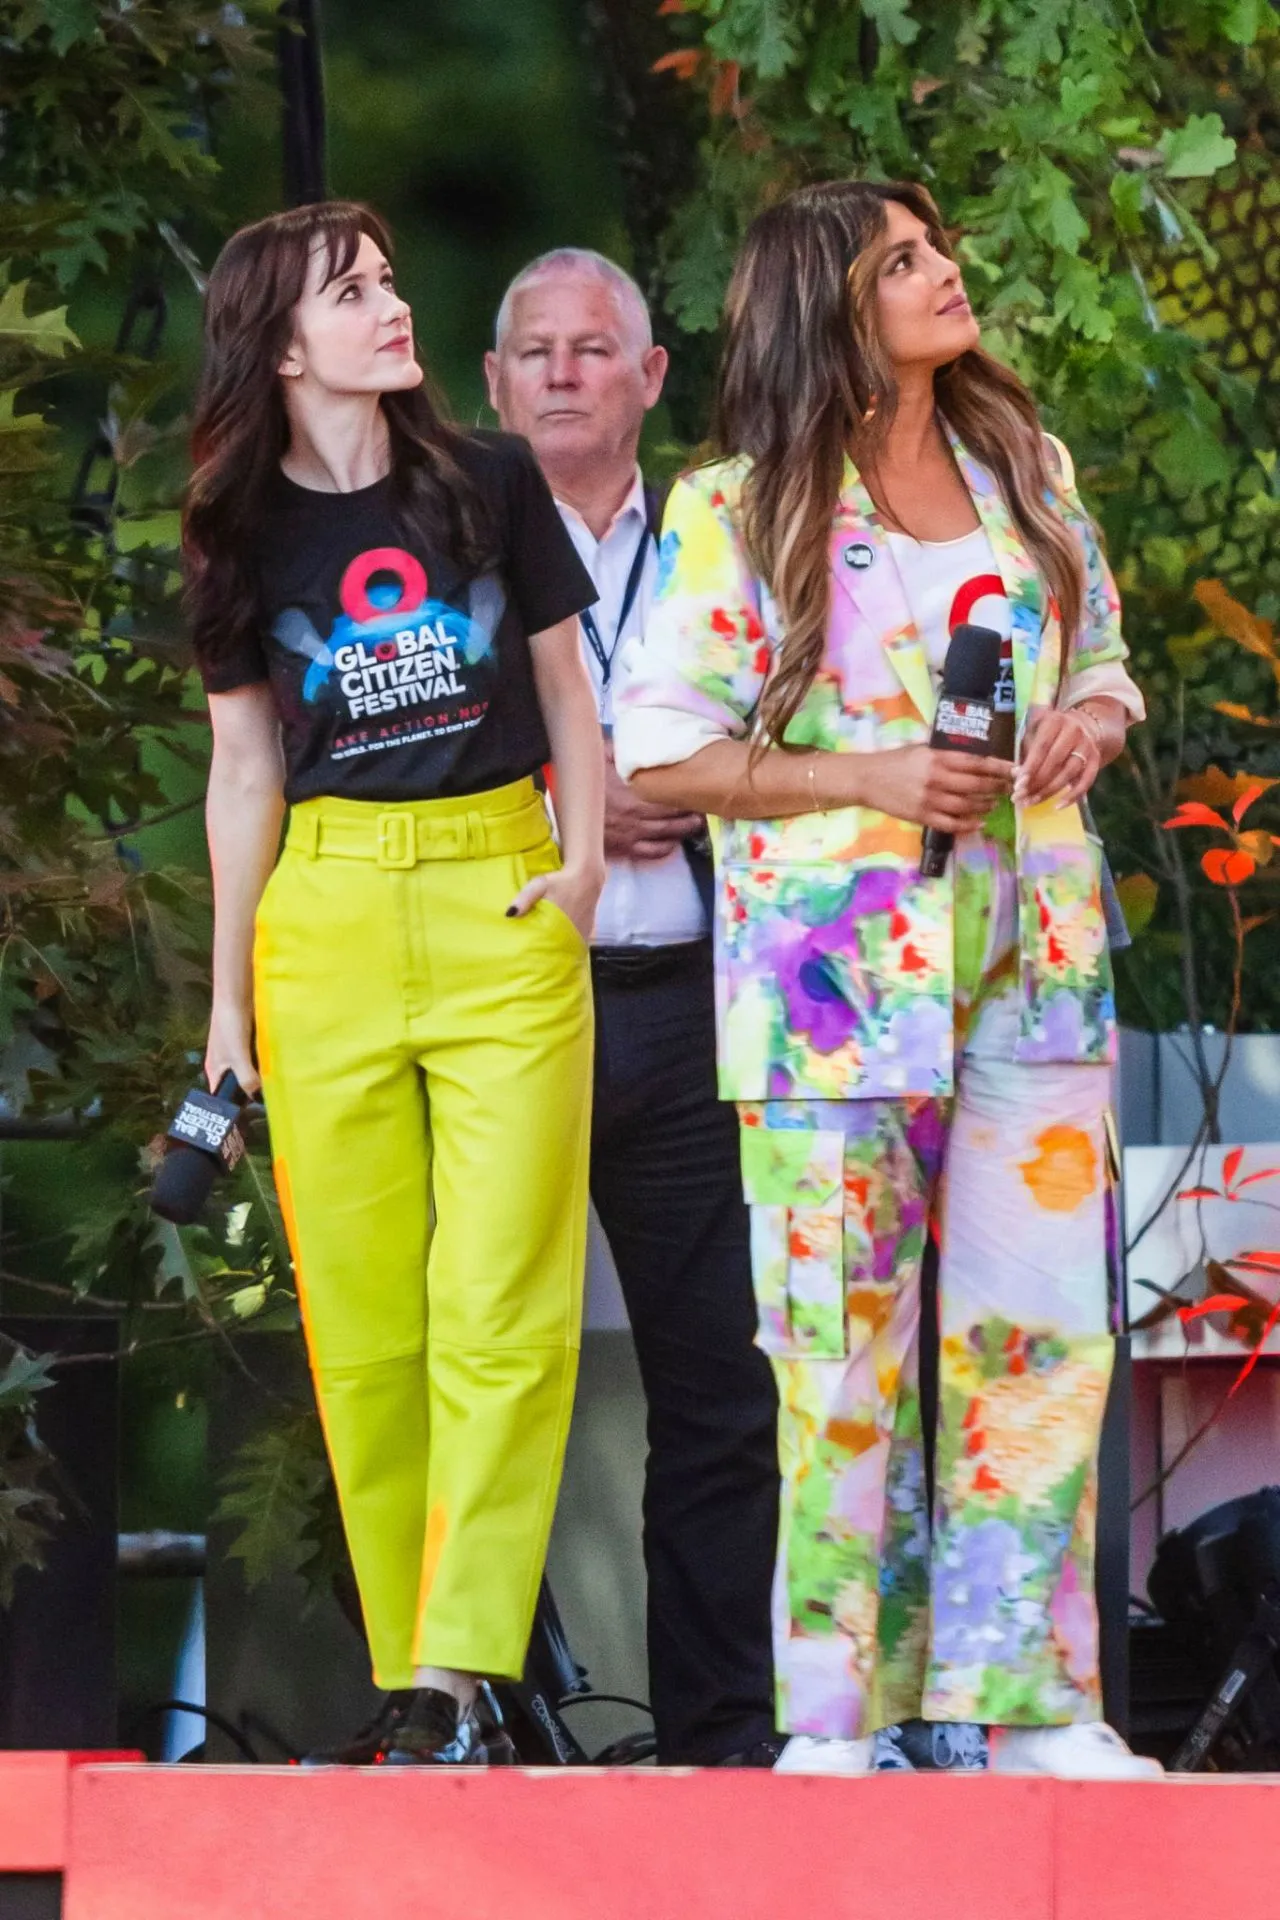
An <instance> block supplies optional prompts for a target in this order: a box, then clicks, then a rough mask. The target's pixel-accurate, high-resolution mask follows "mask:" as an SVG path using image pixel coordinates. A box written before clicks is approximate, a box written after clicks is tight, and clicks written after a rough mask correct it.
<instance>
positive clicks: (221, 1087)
mask: <svg viewBox="0 0 1280 1920" xmlns="http://www.w3.org/2000/svg"><path fill="white" fill-rule="evenodd" d="M249 1105H250V1102H249V1096H248V1095H247V1094H246V1093H245V1092H244V1091H243V1089H242V1088H241V1086H240V1083H239V1081H238V1080H237V1079H236V1077H235V1075H234V1073H224V1074H223V1076H222V1078H221V1080H219V1082H218V1084H217V1087H216V1088H215V1090H214V1091H213V1092H212V1093H206V1092H205V1090H204V1088H203V1087H192V1088H191V1090H190V1092H188V1093H187V1094H186V1095H185V1096H184V1098H183V1102H182V1105H181V1106H180V1107H179V1108H178V1111H177V1113H176V1114H175V1115H174V1116H173V1120H172V1121H171V1123H170V1126H169V1130H168V1135H167V1138H168V1141H169V1145H168V1146H167V1148H166V1149H165V1155H164V1158H163V1160H161V1162H160V1164H159V1166H158V1167H157V1168H156V1171H155V1176H154V1178H153V1179H152V1182H151V1192H150V1194H149V1195H148V1196H147V1205H148V1206H149V1207H150V1208H151V1211H152V1212H153V1213H158V1214H159V1215H160V1218H161V1219H162V1220H171V1221H172V1222H173V1223H174V1225H175V1226H179V1227H189V1226H190V1225H191V1224H192V1222H193V1221H194V1220H197V1219H198V1218H199V1216H200V1210H201V1208H202V1207H203V1206H204V1203H205V1201H206V1200H207V1199H208V1198H209V1195H210V1193H211V1192H212V1190H213V1183H214V1181H215V1180H216V1179H217V1178H218V1176H219V1174H222V1173H230V1171H231V1169H232V1168H233V1167H234V1166H236V1165H238V1164H239V1162H240V1160H241V1159H242V1158H243V1157H244V1118H245V1110H246V1108H247V1107H248V1106H249ZM257 1111H261V1109H257Z"/></svg>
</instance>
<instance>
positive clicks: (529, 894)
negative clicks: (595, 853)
mask: <svg viewBox="0 0 1280 1920" xmlns="http://www.w3.org/2000/svg"><path fill="white" fill-rule="evenodd" d="M604 874H605V870H604V865H603V862H602V863H601V864H600V865H599V866H594V867H591V868H589V869H588V868H580V867H561V868H560V870H559V871H558V872H557V873H539V874H535V875H534V877H533V879H532V880H530V881H528V882H527V884H526V885H525V886H523V887H521V889H520V891H519V893H518V894H517V895H516V897H515V899H514V900H513V901H512V902H511V905H510V906H509V907H508V908H507V918H508V919H509V920H519V919H523V918H524V916H525V914H527V913H529V912H530V911H531V910H532V909H533V908H534V907H536V906H537V904H538V902H539V900H549V901H550V902H551V904H552V906H554V907H558V908H559V909H560V911H561V913H562V914H563V915H564V916H565V919H566V920H570V921H572V923H573V925H574V926H575V927H576V928H577V930H578V932H579V933H580V934H581V935H582V938H583V940H585V941H587V942H590V939H591V930H592V928H593V927H594V925H595V919H596V902H597V901H598V900H599V898H600V891H601V888H602V887H603V886H604Z"/></svg>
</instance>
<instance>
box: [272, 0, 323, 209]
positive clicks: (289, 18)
mask: <svg viewBox="0 0 1280 1920" xmlns="http://www.w3.org/2000/svg"><path fill="white" fill-rule="evenodd" d="M280 21H281V27H280V33H279V35H278V37H277V40H276V66H277V69H278V72H279V76H280V92H281V96H282V98H283V100H284V127H283V137H284V155H283V158H284V197H285V201H286V203H287V204H288V205H289V206H291V207H301V206H307V205H310V204H311V203H313V202H315V201H317V200H325V199H327V198H328V187H327V184H326V180H325V133H324V66H323V61H322V59H321V51H320V7H319V0H284V5H283V6H282V7H281V8H280Z"/></svg>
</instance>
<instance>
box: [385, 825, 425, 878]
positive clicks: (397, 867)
mask: <svg viewBox="0 0 1280 1920" xmlns="http://www.w3.org/2000/svg"><path fill="white" fill-rule="evenodd" d="M413 826H414V821H413V815H412V814H411V813H380V814H379V815H378V865H379V866H380V867H390V868H392V869H393V870H394V871H397V872H402V871H403V870H404V869H406V868H408V867H412V866H415V865H416V864H417V858H418V854H417V848H416V847H415V846H414V832H413Z"/></svg>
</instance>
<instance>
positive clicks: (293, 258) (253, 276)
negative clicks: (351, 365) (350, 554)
mask: <svg viewBox="0 0 1280 1920" xmlns="http://www.w3.org/2000/svg"><path fill="white" fill-rule="evenodd" d="M365 234H368V236H369V237H370V239H371V240H373V241H374V243H375V244H376V245H377V246H378V247H379V248H380V249H381V250H382V252H383V254H384V255H385V256H386V258H387V259H388V260H390V259H391V257H392V244H391V236H390V234H389V233H388V231H387V229H386V227H385V226H384V224H383V222H382V221H381V220H380V219H379V218H378V216H377V214H375V213H373V212H372V211H371V210H370V209H369V208H368V207H363V206H359V205H358V204H357V203H356V202H354V201H350V200H330V201H324V202H321V203H320V204H318V205H314V206H306V207H295V208H292V209H290V211H289V212H287V213H276V214H272V215H271V216H270V217H269V218H268V219H266V220H259V221H257V222H255V224H254V225H253V226H251V227H242V228H241V230H240V232H239V233H237V234H233V236H232V237H231V239H230V240H228V242H227V244H226V246H225V247H224V248H223V249H222V252H221V253H220V254H219V255H218V258H217V261H216V262H215V265H214V268H213V272H212V273H211V275H210V276H209V287H208V292H207V294H206V297H205V309H204V364H203V368H202V372H201V378H200V388H199V393H198V395H197V399H196V408H195V419H194V422H193V425H192V431H191V453H192V464H193V468H194V471H193V473H192V475H191V480H190V484H189V486H188V488H187V498H186V509H185V512H184V515H183V527H182V544H183V558H184V562H185V570H186V582H187V608H188V614H189V617H190V621H191V636H192V642H193V645H194V647H195V650H196V655H197V658H199V659H201V660H202V661H204V662H205V663H206V664H208V665H215V664H216V663H217V662H218V660H219V658H220V657H221V656H222V655H223V653H224V652H225V651H226V650H227V649H228V648H230V647H232V646H233V645H234V644H235V643H236V642H237V641H238V640H240V639H242V638H243V636H244V635H245V633H246V632H249V631H251V630H252V629H253V626H254V624H255V621H256V619H257V613H258V608H257V582H256V579H255V566H254V552H255V541H256V538H257V535H258V531H259V529H260V527H261V525H262V519H263V513H264V510H265V508H266V505H267V502H268V499H269V497H270V493H271V490H272V488H273V486H274V484H275V481H276V476H277V474H278V472H279V467H280V460H281V457H282V455H283V454H284V453H285V451H286V449H287V447H288V445H289V423H288V417H287V415H286V413H285V407H284V399H283V395H282V392H281V387H282V384H283V382H282V379H281V375H280V372H279V367H280V363H281V361H282V360H283V359H284V357H285V354H286V352H287V351H288V347H289V343H290V340H291V339H292V337H293V327H294V314H295V311H296V309H297V305H298V302H299V301H300V300H301V298H302V295H303V293H304V291H305V289H306V284H307V273H308V270H309V267H310V265H311V261H312V259H313V257H314V255H315V253H316V251H317V250H318V249H319V250H321V251H322V252H323V254H324V260H325V277H324V282H323V284H324V285H325V286H328V285H329V283H330V282H331V281H333V280H336V279H337V278H338V277H339V276H340V275H341V274H344V273H346V272H348V271H349V269H350V267H351V264H352V262H353V261H354V259H355V257H356V254H357V253H358V251H359V248H360V241H361V238H362V237H363V236H364V235H365ZM380 401H381V406H382V411H383V413H384V415H385V416H386V420H387V425H388V427H389V429H390V435H391V474H392V499H393V509H394V512H395V514H396V517H397V520H398V522H399V523H400V525H401V527H402V528H403V531H404V533H405V534H406V535H412V534H414V533H418V534H419V535H421V537H423V538H424V539H425V540H426V541H427V542H428V543H429V544H432V545H438V546H443V547H444V549H445V550H446V551H447V552H448V553H449V555H450V557H451V558H452V559H453V560H454V561H455V562H456V563H457V564H458V565H459V566H460V567H461V568H462V569H463V571H464V572H465V573H467V574H475V573H478V572H480V571H482V570H483V568H484V567H485V566H486V565H488V564H489V563H490V561H491V560H492V559H493V557H494V547H493V536H492V529H491V527H490V525H489V521H488V516H487V514H486V512H485V509H484V504H483V502H482V500H481V499H480V496H479V494H478V492H477V490H476V488H475V487H474V485H473V484H472V482H471V480H470V478H469V477H468V475H467V474H466V473H465V472H464V471H463V469H462V467H461V466H460V465H459V463H458V460H457V458H456V451H457V447H458V443H459V441H460V439H461V435H460V433H459V431H458V429H457V428H456V427H454V426H451V425H450V424H449V423H448V421H447V420H446V418H445V414H444V409H443V406H442V403H441V402H440V400H439V398H438V396H437V395H436V393H435V392H434V390H433V389H432V387H431V386H430V384H429V383H428V382H427V381H424V382H423V384H422V385H421V386H419V387H415V388H413V389H412V390H410V391H407V392H401V393H384V394H382V395H381V396H380Z"/></svg>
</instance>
